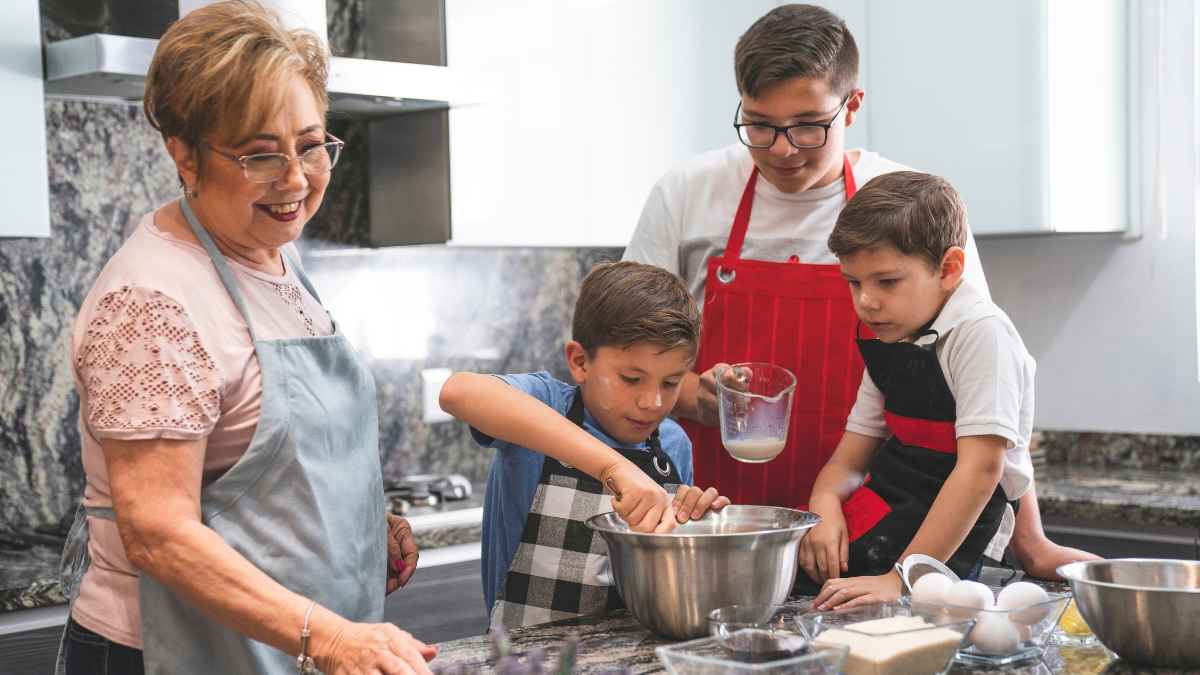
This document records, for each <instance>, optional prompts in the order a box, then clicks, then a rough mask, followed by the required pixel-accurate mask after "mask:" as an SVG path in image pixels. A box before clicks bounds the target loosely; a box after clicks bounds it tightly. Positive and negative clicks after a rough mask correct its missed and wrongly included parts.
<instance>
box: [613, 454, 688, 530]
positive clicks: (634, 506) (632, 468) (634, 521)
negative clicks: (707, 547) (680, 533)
mask: <svg viewBox="0 0 1200 675" xmlns="http://www.w3.org/2000/svg"><path fill="white" fill-rule="evenodd" d="M600 482H601V483H602V484H604V485H605V486H606V487H608V488H609V489H610V490H612V491H613V492H614V493H616V496H615V497H613V510H614V511H616V512H617V515H618V516H621V518H622V519H624V521H625V522H626V523H629V527H630V528H631V529H632V530H633V531H635V532H670V531H671V530H673V529H675V525H676V523H675V510H674V509H673V508H671V497H670V496H669V495H667V491H666V490H664V489H663V487H662V486H661V485H659V484H658V483H655V482H654V481H653V480H652V479H651V478H650V476H647V475H646V472H645V471H642V470H641V469H639V468H638V467H637V465H636V464H634V463H633V462H631V461H629V460H627V459H625V458H624V457H622V458H621V459H620V461H618V462H617V463H615V464H612V465H611V466H609V467H608V468H606V469H604V471H602V472H601V473H600Z"/></svg>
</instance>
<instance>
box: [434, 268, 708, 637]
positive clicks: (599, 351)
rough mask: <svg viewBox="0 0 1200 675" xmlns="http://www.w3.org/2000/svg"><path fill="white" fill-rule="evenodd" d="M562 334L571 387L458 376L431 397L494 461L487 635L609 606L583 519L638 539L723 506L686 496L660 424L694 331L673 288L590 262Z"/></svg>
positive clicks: (606, 578)
mask: <svg viewBox="0 0 1200 675" xmlns="http://www.w3.org/2000/svg"><path fill="white" fill-rule="evenodd" d="M571 329H572V339H571V340H570V341H569V342H568V343H567V345H566V358H567V368H568V369H569V370H570V374H571V379H572V380H573V382H572V383H567V382H563V381H560V380H558V379H556V378H554V377H553V376H552V375H550V374H549V373H547V372H539V373H530V374H517V375H504V376H501V377H495V376H491V375H478V374H474V373H456V374H455V375H453V376H452V377H451V378H450V379H449V380H447V381H446V384H445V385H444V386H443V388H442V391H441V400H440V403H441V406H442V409H443V410H445V411H446V412H448V413H450V414H451V415H454V416H455V417H457V418H459V419H461V420H463V421H465V422H467V423H468V424H470V425H471V430H472V433H473V434H474V436H475V438H476V440H477V441H478V442H479V444H480V445H483V446H485V447H491V448H494V449H495V451H496V452H495V455H494V456H493V458H492V465H491V469H490V472H489V475H488V483H487V491H486V496H485V501H484V507H483V509H484V516H483V586H484V597H485V601H486V602H487V606H488V608H489V610H490V612H491V624H492V626H493V627H500V626H503V627H515V626H525V625H530V624H536V623H544V622H547V621H557V620H559V619H565V618H571V617H575V616H582V615H587V614H595V613H599V612H603V611H606V610H609V609H613V608H616V607H619V606H620V596H619V595H618V594H617V592H616V590H615V589H614V588H613V586H612V575H611V572H610V568H609V564H608V556H607V549H606V547H605V544H604V541H603V540H602V539H601V538H600V537H599V535H597V534H596V533H594V532H592V531H591V530H590V529H589V528H588V527H587V526H586V525H585V521H586V520H587V519H588V518H590V517H592V516H595V515H597V514H600V513H605V512H608V511H613V510H615V511H616V512H617V513H618V514H619V515H620V516H621V517H622V518H623V519H624V520H625V521H627V522H628V523H629V524H630V526H631V527H633V528H634V529H636V530H640V531H655V532H667V531H670V530H671V529H673V527H674V526H675V525H676V524H677V523H678V522H686V521H688V520H689V519H694V518H700V517H702V516H703V515H704V514H705V513H706V512H707V511H708V510H709V509H721V508H723V507H724V506H725V505H726V504H728V503H729V500H728V499H726V498H724V497H719V496H718V494H717V491H716V490H715V489H711V488H710V489H708V490H700V489H699V488H695V487H689V486H690V484H691V482H692V446H691V442H690V441H689V440H688V438H687V435H686V434H684V432H683V429H681V428H680V427H679V425H678V424H676V423H675V421H674V420H671V419H669V418H667V414H668V413H669V412H671V409H672V408H673V407H674V406H675V399H676V397H677V396H678V394H679V383H680V381H681V380H682V379H683V377H684V375H685V374H687V373H688V372H689V371H690V370H691V368H692V362H693V360H694V359H695V355H696V345H697V342H698V340H699V333H700V312H699V310H698V309H697V307H696V303H695V301H694V300H693V299H692V297H691V295H689V294H688V291H687V288H686V287H684V285H683V283H682V282H681V281H680V280H679V278H678V277H676V276H675V275H673V274H671V273H670V272H667V271H665V270H663V269H661V268H658V267H654V266H652V265H642V264H639V263H632V262H621V263H607V264H601V265H597V266H596V268H595V269H593V270H592V272H591V273H590V274H588V276H587V277H586V278H585V279H584V281H583V285H582V287H581V288H580V293H579V300H578V302H577V303H576V305H575V316H574V319H573V321H572V325H571ZM668 490H669V491H673V492H674V498H673V499H671V498H670V497H669V496H668ZM614 495H615V496H614Z"/></svg>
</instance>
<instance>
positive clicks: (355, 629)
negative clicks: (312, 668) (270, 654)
mask: <svg viewBox="0 0 1200 675" xmlns="http://www.w3.org/2000/svg"><path fill="white" fill-rule="evenodd" d="M314 636H315V633H314ZM437 652H438V650H437V647H436V646H433V645H427V644H425V643H424V642H421V641H420V640H418V639H416V638H414V637H413V636H412V635H409V634H408V633H406V632H404V631H402V630H400V629H399V628H397V627H396V626H395V625H394V624H390V623H351V622H349V621H346V622H344V623H341V624H340V625H339V627H338V628H337V629H335V631H334V633H333V634H332V635H331V636H330V637H329V639H328V640H325V641H323V642H322V643H321V644H320V645H318V646H317V648H316V649H314V655H313V658H314V660H316V662H317V667H318V668H320V670H321V672H322V673H325V674H326V675H412V674H414V673H419V674H421V675H429V674H430V673H431V671H430V670H429V666H427V665H425V662H426V661H432V660H433V658H434V657H435V656H437Z"/></svg>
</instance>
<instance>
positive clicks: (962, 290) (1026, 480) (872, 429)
mask: <svg viewBox="0 0 1200 675" xmlns="http://www.w3.org/2000/svg"><path fill="white" fill-rule="evenodd" d="M932 328H933V330H934V331H937V337H934V336H932V335H929V336H925V337H923V338H921V339H919V340H917V341H916V344H918V345H926V346H927V345H930V344H932V345H933V349H934V351H935V352H936V353H937V358H938V364H939V365H940V366H941V368H942V375H943V376H944V377H945V378H946V385H947V386H949V387H950V393H951V394H953V396H954V410H955V420H954V432H955V437H956V438H963V437H964V436H989V435H994V436H1000V437H1001V438H1004V439H1005V440H1006V441H1007V448H1006V449H1005V451H1004V473H1003V475H1002V476H1001V477H1000V487H1001V488H1002V489H1003V490H1004V495H1005V497H1007V498H1008V500H1009V501H1013V500H1016V499H1019V498H1020V497H1021V495H1023V494H1025V492H1026V491H1027V490H1028V489H1029V486H1030V484H1032V483H1033V462H1032V460H1031V459H1030V456H1029V438H1030V435H1031V434H1032V433H1033V380H1034V374H1035V372H1036V370H1037V364H1036V362H1035V361H1034V359H1033V357H1032V356H1030V355H1029V352H1028V351H1027V350H1026V349H1025V343H1024V342H1022V341H1021V336H1020V335H1019V334H1017V329H1016V327H1014V326H1013V323H1012V321H1011V320H1009V318H1008V315H1007V314H1005V313H1004V310H1002V309H1000V308H999V307H997V306H996V304H995V303H993V302H992V301H991V300H990V299H988V298H987V297H985V296H984V295H983V294H982V293H981V292H979V291H978V290H977V289H976V288H975V287H973V286H971V285H968V284H962V285H960V286H959V287H958V289H957V290H955V291H954V294H953V295H951V296H950V299H949V300H947V301H946V306H945V307H943V308H942V311H941V312H940V313H939V314H938V317H937V319H935V320H934V322H933V326H932ZM846 430H847V431H853V432H855V433H858V434H863V435H865V436H872V437H875V438H886V437H887V436H888V435H890V432H889V431H888V427H887V424H886V423H885V422H884V408H883V394H882V393H881V392H880V391H879V389H878V388H877V387H876V386H875V381H874V380H872V379H871V377H870V374H869V373H864V374H863V379H862V384H861V385H860V386H859V389H858V399H857V400H856V401H855V403H854V408H853V409H851V411H850V417H849V419H847V420H846ZM1013 524H1014V523H1013V514H1012V510H1011V508H1007V509H1005V513H1004V517H1003V520H1002V522H1001V526H1000V532H999V533H997V537H996V539H993V540H992V543H991V545H989V547H988V551H987V552H986V555H987V556H988V557H990V558H993V559H997V560H998V559H999V556H1000V555H1003V552H1004V547H1005V546H1007V545H1008V540H1009V538H1010V537H1011V535H1012V529H1013Z"/></svg>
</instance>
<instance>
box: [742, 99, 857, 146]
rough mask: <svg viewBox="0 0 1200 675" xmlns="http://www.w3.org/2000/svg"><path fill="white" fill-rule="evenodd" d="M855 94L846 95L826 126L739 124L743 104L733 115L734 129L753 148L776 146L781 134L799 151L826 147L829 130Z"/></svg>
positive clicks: (805, 123)
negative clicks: (776, 140)
mask: <svg viewBox="0 0 1200 675" xmlns="http://www.w3.org/2000/svg"><path fill="white" fill-rule="evenodd" d="M853 95H854V93H853V92H851V93H849V94H846V98H844V99H842V104H841V105H839V106H838V109H837V112H835V113H833V117H830V118H829V121H828V122H825V123H824V124H822V123H820V122H802V123H800V124H789V125H788V126H786V127H777V126H775V125H773V124H764V123H762V122H754V123H742V122H738V120H739V119H741V115H742V104H741V103H738V107H737V112H736V113H734V115H733V128H734V129H736V130H737V135H738V140H739V141H741V142H742V144H743V145H746V146H748V147H751V148H759V149H761V148H769V147H771V146H772V145H775V139H777V138H779V134H780V132H782V133H783V135H784V136H786V137H787V139H788V143H791V144H792V147H793V148H796V149H797V150H813V149H815V148H820V147H824V146H825V143H827V142H828V141H829V128H830V127H832V126H833V123H834V121H835V120H837V118H838V115H841V114H842V111H843V110H845V109H846V104H847V103H849V102H850V97H851V96H853Z"/></svg>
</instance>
